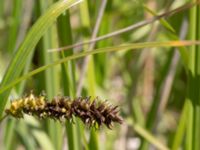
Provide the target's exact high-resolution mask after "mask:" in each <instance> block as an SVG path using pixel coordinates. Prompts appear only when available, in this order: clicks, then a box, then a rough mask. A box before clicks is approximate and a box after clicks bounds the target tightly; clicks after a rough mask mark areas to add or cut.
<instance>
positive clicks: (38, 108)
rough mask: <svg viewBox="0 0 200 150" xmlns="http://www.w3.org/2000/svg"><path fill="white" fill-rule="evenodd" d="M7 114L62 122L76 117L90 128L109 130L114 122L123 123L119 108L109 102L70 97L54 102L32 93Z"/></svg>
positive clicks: (15, 101) (56, 98)
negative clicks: (105, 127) (102, 127)
mask: <svg viewBox="0 0 200 150" xmlns="http://www.w3.org/2000/svg"><path fill="white" fill-rule="evenodd" d="M5 112H6V114H7V115H12V116H13V117H15V118H23V114H28V115H33V116H37V117H39V118H42V119H44V118H51V119H54V120H60V121H63V120H65V119H67V120H72V117H73V116H76V117H79V118H80V119H81V120H82V121H83V122H84V123H85V124H86V125H89V126H90V127H91V126H94V127H96V125H98V127H100V126H102V124H105V125H106V126H107V127H108V128H109V129H111V127H112V126H113V122H117V123H120V124H121V123H122V118H121V117H120V116H119V115H118V112H119V110H118V107H117V106H112V105H109V104H108V102H107V101H104V102H101V101H99V100H98V98H95V99H94V100H93V101H90V97H87V98H82V97H79V98H76V99H74V100H71V99H70V98H69V97H63V96H57V97H54V98H53V99H52V101H47V100H46V98H45V96H43V95H41V96H35V95H33V94H32V93H31V94H30V95H28V96H25V97H23V98H20V99H16V100H14V101H12V102H11V106H10V108H9V109H6V110H5Z"/></svg>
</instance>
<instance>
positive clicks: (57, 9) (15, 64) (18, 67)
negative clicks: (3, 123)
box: [0, 0, 81, 117]
mask: <svg viewBox="0 0 200 150" xmlns="http://www.w3.org/2000/svg"><path fill="white" fill-rule="evenodd" d="M80 1H81V0H67V1H66V0H62V1H59V2H57V3H55V4H53V5H52V6H51V7H50V8H49V9H48V10H47V11H46V12H45V13H44V15H43V16H41V17H40V18H39V19H38V21H37V22H36V23H35V24H34V25H33V27H32V28H31V30H30V31H29V33H28V34H27V36H26V38H25V40H24V41H23V43H22V44H21V46H20V48H19V49H18V50H17V51H16V53H15V54H14V56H13V59H12V61H11V62H10V64H9V67H8V69H7V71H6V73H5V75H4V78H3V80H2V83H1V86H0V87H1V88H2V87H4V86H5V85H7V84H9V83H11V82H12V81H15V79H16V78H17V77H19V75H20V73H21V72H22V69H23V68H24V66H25V64H26V60H27V58H28V56H29V55H30V54H31V52H33V50H34V48H35V46H36V45H37V43H38V41H39V40H40V38H41V37H42V35H43V34H44V33H45V31H47V29H48V28H49V27H50V26H51V25H52V24H53V23H54V22H55V20H56V18H57V17H58V16H59V15H60V14H62V13H63V12H64V11H65V10H66V9H68V8H70V7H71V6H73V5H75V4H77V3H79V2H80ZM9 93H10V91H9V90H8V91H7V92H5V93H2V94H0V99H1V103H0V117H1V116H2V113H3V110H4V107H5V105H6V102H7V98H8V96H9Z"/></svg>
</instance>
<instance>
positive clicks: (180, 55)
mask: <svg viewBox="0 0 200 150" xmlns="http://www.w3.org/2000/svg"><path fill="white" fill-rule="evenodd" d="M79 2H80V3H79ZM197 2H198V0H197V1H194V0H191V1H189V0H124V1H121V0H83V1H79V0H66V1H64V0H61V1H58V2H57V0H45V1H44V0H0V79H1V80H0V81H1V85H0V117H2V116H3V115H4V110H5V108H6V107H8V106H9V105H10V101H11V100H13V99H15V98H19V97H22V96H23V95H25V94H28V93H30V91H31V90H33V91H34V93H35V94H36V95H39V94H41V93H42V91H45V93H46V94H47V97H48V98H49V99H51V98H53V97H54V96H56V95H67V96H70V97H72V98H74V97H77V96H83V97H84V96H92V97H96V96H98V97H99V98H100V99H102V100H108V101H109V102H110V103H112V104H113V105H118V106H119V108H120V115H121V116H122V117H123V119H124V123H123V124H122V125H118V124H114V127H113V129H112V130H109V129H107V128H106V127H105V126H103V127H101V128H100V129H98V130H96V129H93V128H88V127H86V126H85V125H84V124H83V123H82V122H81V121H80V120H79V119H75V120H74V122H75V123H74V124H72V123H70V122H66V123H60V122H56V121H52V120H39V119H38V118H34V117H30V116H25V117H24V119H20V120H16V119H14V118H11V117H6V119H4V120H3V121H1V124H0V149H2V150H4V149H5V150H24V149H27V150H40V149H42V150H62V149H70V150H81V149H84V150H96V149H97V150H98V149H99V150H104V149H106V150H111V149H114V150H134V149H140V150H149V149H163V150H167V149H173V150H176V149H177V150H178V149H187V150H199V149H200V142H198V139H200V129H199V126H200V94H199V93H200V90H199V89H200V87H199V86H200V76H199V75H200V70H199V69H198V68H200V66H199V65H198V64H200V61H198V60H200V53H199V46H190V47H181V48H174V47H172V46H170V45H167V44H165V45H163V47H159V46H158V45H159V42H164V41H178V40H197V39H199V36H200V28H199V25H200V18H199V17H200V16H199V15H200V9H199V6H198V5H197ZM177 8H178V9H177ZM160 14H163V15H162V19H159V18H157V17H156V16H158V15H160ZM41 16H42V17H41ZM166 17H167V18H166ZM152 18H153V19H154V20H153V19H152ZM142 23H143V24H142ZM121 29H125V30H124V31H123V30H121ZM104 35H107V38H104V37H105V36H104ZM102 36H103V40H101V41H96V42H90V43H89V44H79V46H77V45H75V46H73V47H69V48H68V49H67V50H65V51H58V50H55V51H54V52H50V50H51V49H54V48H59V47H63V46H67V45H73V44H75V43H83V42H88V41H90V40H93V41H94V40H95V39H96V38H97V37H102ZM155 41H157V42H158V44H157V45H156V44H153V46H151V47H153V48H150V47H148V46H145V45H144V46H143V48H140V49H135V48H134V45H133V47H132V48H125V49H126V50H124V51H120V52H111V51H113V50H114V51H115V50H116V49H117V47H118V46H119V45H125V44H130V43H132V44H134V43H143V42H155ZM141 45H143V44H141ZM182 46H184V44H183V45H182ZM106 47H111V49H112V48H113V50H111V49H107V51H106V52H104V53H102V52H100V53H98V54H95V55H90V56H87V55H89V54H90V52H92V51H95V49H99V48H103V49H104V48H106ZM119 50H120V49H119ZM87 51H89V53H87ZM116 51H118V50H116ZM84 52H86V53H84ZM110 52H111V53H110ZM79 54H83V57H82V58H79V59H74V58H71V59H70V61H67V60H68V57H69V56H72V55H73V56H75V57H76V56H78V57H79ZM65 58H66V60H65V61H63V62H64V63H61V62H59V60H62V59H65ZM54 62H58V63H54ZM49 64H53V65H49ZM56 64H57V65H56ZM45 65H46V66H45ZM39 67H43V69H41V70H38V72H37V71H36V72H35V73H34V74H35V75H33V74H30V72H31V71H34V70H35V69H38V68H39ZM39 69H40V68H39ZM42 70H43V71H42ZM28 73H29V74H28ZM27 74H28V76H26V75H27ZM20 77H21V79H20ZM18 79H19V80H18ZM15 82H16V83H15ZM6 86H10V87H8V88H7V87H6Z"/></svg>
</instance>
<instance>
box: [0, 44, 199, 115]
mask: <svg viewBox="0 0 200 150" xmlns="http://www.w3.org/2000/svg"><path fill="white" fill-rule="evenodd" d="M195 44H200V41H168V42H145V43H134V44H126V45H121V46H114V47H107V48H100V49H96V50H93V51H85V52H82V53H78V54H75V55H72V56H68V57H65V58H63V59H60V60H58V61H55V62H53V63H51V64H48V65H45V66H42V67H40V68H38V69H35V70H33V71H31V72H29V73H28V74H26V75H24V76H21V77H19V78H17V79H15V80H14V81H12V82H11V83H9V84H7V85H4V86H3V87H1V88H0V94H1V93H3V92H5V91H6V90H8V89H10V88H12V87H13V86H15V85H16V84H17V83H19V82H20V81H22V80H25V79H27V78H29V77H31V76H33V75H35V74H38V73H40V72H42V71H44V70H46V69H48V68H50V67H53V66H55V65H58V64H61V63H64V62H67V61H69V60H73V59H77V58H81V57H85V56H88V55H94V54H98V53H105V52H113V51H122V50H133V49H142V48H147V47H148V48H153V47H180V46H190V45H195ZM0 111H3V110H0ZM1 113H2V112H1Z"/></svg>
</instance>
